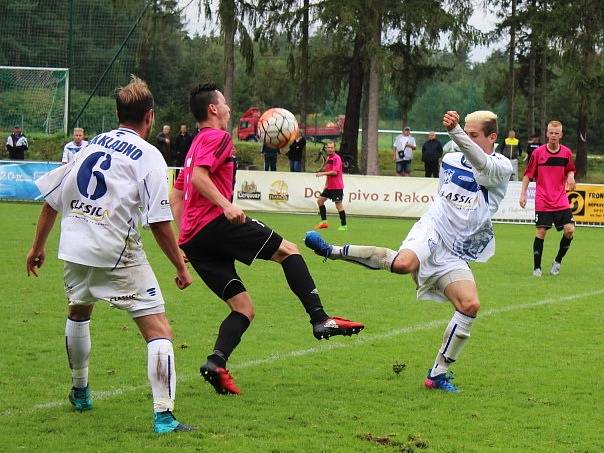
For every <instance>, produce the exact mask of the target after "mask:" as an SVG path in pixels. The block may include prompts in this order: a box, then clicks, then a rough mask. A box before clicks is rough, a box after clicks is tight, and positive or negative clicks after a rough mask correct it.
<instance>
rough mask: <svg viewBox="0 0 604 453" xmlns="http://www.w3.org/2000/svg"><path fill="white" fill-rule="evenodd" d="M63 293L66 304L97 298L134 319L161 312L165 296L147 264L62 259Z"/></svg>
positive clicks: (82, 302)
mask: <svg viewBox="0 0 604 453" xmlns="http://www.w3.org/2000/svg"><path fill="white" fill-rule="evenodd" d="M63 269H64V280H65V294H66V295H67V300H68V301H69V305H91V304H94V303H95V302H96V301H97V300H104V301H107V302H109V303H110V304H111V305H113V306H114V307H116V308H119V309H121V310H127V311H128V312H129V313H130V315H131V316H132V317H133V318H138V317H141V316H147V315H154V314H158V313H164V311H165V309H164V298H163V296H162V294H161V290H160V289H159V284H158V283H157V279H156V278H155V274H154V273H153V269H151V266H150V265H149V264H140V265H137V266H131V267H118V268H116V269H113V270H111V268H104V267H91V266H85V265H83V264H76V263H71V262H69V261H65V264H64V267H63Z"/></svg>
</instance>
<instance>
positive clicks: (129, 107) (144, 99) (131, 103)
mask: <svg viewBox="0 0 604 453" xmlns="http://www.w3.org/2000/svg"><path fill="white" fill-rule="evenodd" d="M115 104H116V107H117V118H118V120H119V122H120V123H134V124H139V123H141V122H142V121H143V118H144V117H145V114H146V113H147V112H148V111H149V110H151V109H153V95H152V94H151V91H150V90H149V87H148V86H147V83H146V82H145V81H144V80H141V79H139V78H138V77H136V76H134V75H133V76H132V80H131V81H130V83H129V84H128V85H126V86H125V87H119V88H118V89H117V90H116V91H115Z"/></svg>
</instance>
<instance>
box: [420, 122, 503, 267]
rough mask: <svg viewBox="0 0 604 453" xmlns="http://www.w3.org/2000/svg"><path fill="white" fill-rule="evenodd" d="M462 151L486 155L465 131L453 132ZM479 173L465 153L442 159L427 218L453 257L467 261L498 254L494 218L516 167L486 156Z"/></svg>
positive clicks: (498, 158)
mask: <svg viewBox="0 0 604 453" xmlns="http://www.w3.org/2000/svg"><path fill="white" fill-rule="evenodd" d="M450 135H451V138H453V140H455V143H456V144H457V145H458V146H459V147H460V149H462V150H468V149H469V148H473V149H472V150H471V152H474V153H476V152H480V153H484V151H482V149H480V147H479V146H478V145H477V144H475V143H474V142H473V141H472V140H471V139H470V138H469V137H468V136H467V135H466V134H465V133H464V132H463V130H462V129H461V128H459V127H457V128H455V129H453V130H452V131H451V132H450ZM484 156H485V157H486V165H485V167H484V168H483V169H482V170H481V171H478V170H476V169H475V168H473V167H472V165H471V164H470V162H469V161H468V159H467V158H466V157H465V156H464V154H463V153H462V152H453V153H448V154H445V155H444V157H443V159H442V166H441V171H440V178H439V184H438V194H437V197H436V199H435V201H434V203H433V204H432V205H431V206H430V209H429V210H428V212H427V213H426V214H425V217H426V218H429V219H431V220H432V222H433V223H434V225H435V228H436V231H437V233H438V235H439V236H440V237H441V239H442V240H443V242H444V244H445V246H446V247H447V248H448V249H449V250H450V251H451V253H453V255H455V256H457V257H459V258H461V259H463V260H466V261H487V260H488V259H489V258H490V257H491V256H493V254H494V253H495V238H494V233H493V225H492V223H491V217H492V215H493V214H495V212H497V209H499V204H500V203H501V200H502V199H503V197H504V196H505V193H506V190H507V186H508V182H509V179H510V174H511V173H512V167H511V165H510V161H509V159H506V158H505V157H503V156H502V155H500V154H495V153H492V154H484Z"/></svg>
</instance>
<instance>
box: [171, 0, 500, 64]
mask: <svg viewBox="0 0 604 453" xmlns="http://www.w3.org/2000/svg"><path fill="white" fill-rule="evenodd" d="M472 3H474V8H475V11H474V14H473V15H472V17H470V24H471V25H473V26H475V27H476V28H478V29H479V30H481V31H484V32H487V31H491V30H493V29H494V28H495V22H496V18H495V16H494V15H493V14H491V13H486V12H485V11H484V10H483V9H482V8H481V7H480V6H478V5H480V4H481V3H482V1H481V0H473V1H472ZM179 4H180V5H181V7H184V6H186V5H188V6H187V7H186V8H185V10H184V12H185V16H186V18H187V21H188V23H187V27H186V28H187V31H188V32H189V33H191V34H194V33H204V32H207V31H209V30H204V25H205V20H204V18H203V17H201V18H200V19H198V17H197V16H198V9H197V1H193V2H191V1H190V0H179ZM212 28H213V27H210V30H211V29H212ZM499 47H501V45H498V44H495V45H492V46H489V47H484V46H478V47H475V48H474V49H473V50H472V51H471V52H470V60H471V61H473V62H475V63H480V62H483V61H485V60H486V58H487V57H488V56H489V54H490V53H491V51H492V50H493V49H494V48H499Z"/></svg>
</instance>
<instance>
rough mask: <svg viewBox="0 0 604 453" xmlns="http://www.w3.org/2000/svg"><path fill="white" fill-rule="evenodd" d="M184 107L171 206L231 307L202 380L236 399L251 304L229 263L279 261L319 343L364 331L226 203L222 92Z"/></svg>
mask: <svg viewBox="0 0 604 453" xmlns="http://www.w3.org/2000/svg"><path fill="white" fill-rule="evenodd" d="M190 106H191V113H193V116H195V119H196V120H197V121H198V122H199V125H200V131H199V133H198V134H197V135H196V137H195V139H194V140H193V143H192V145H191V148H190V149H189V152H188V153H187V157H186V158H185V166H184V169H183V171H181V172H180V174H179V175H178V179H177V180H176V183H175V184H174V189H173V191H172V194H171V196H170V203H171V206H172V210H173V213H174V218H175V220H176V221H177V223H179V228H180V237H179V241H178V242H179V245H180V247H181V249H182V250H183V251H184V252H185V254H186V255H187V258H188V259H189V262H190V263H191V264H192V265H193V268H194V269H195V271H196V272H197V273H198V274H199V276H200V277H201V278H202V279H203V281H204V282H205V283H206V285H207V286H208V287H209V288H210V289H211V290H212V291H213V292H214V293H215V294H216V295H217V296H218V297H220V298H221V299H222V300H224V301H225V302H226V303H227V305H228V306H229V308H230V309H231V312H230V313H229V315H228V316H227V317H226V318H225V319H224V321H223V322H222V324H221V325H220V329H219V331H218V338H217V340H216V344H215V346H214V351H213V352H212V353H211V354H210V355H209V356H208V358H207V362H206V363H205V364H204V365H202V367H201V369H200V372H201V375H202V376H203V377H204V379H205V380H206V381H208V382H209V383H210V384H212V385H213V386H214V389H215V390H216V392H218V393H220V394H229V393H230V394H239V393H240V390H239V388H238V387H237V386H236V385H235V383H234V382H233V378H232V376H231V374H230V373H229V371H228V370H227V369H226V363H227V360H228V358H229V356H230V355H231V353H232V352H233V350H234V349H235V347H236V346H237V345H238V344H239V342H240V341H241V337H242V335H243V333H244V332H245V331H246V329H247V328H248V327H249V325H250V322H251V320H252V319H253V317H254V306H253V304H252V299H251V298H250V295H249V294H248V292H247V291H246V289H245V286H244V285H243V282H242V281H241V278H240V277H239V275H237V271H236V270H235V261H240V262H242V263H244V264H247V265H248V266H249V265H251V264H252V263H253V262H254V261H255V260H256V259H262V260H271V261H275V262H277V263H279V264H280V265H281V267H282V268H283V272H284V274H285V278H286V279H287V283H288V285H289V287H290V289H291V290H292V292H293V293H294V294H295V295H296V296H297V297H298V299H300V302H301V303H302V305H303V306H304V309H305V310H306V312H307V313H308V315H309V317H310V322H311V324H312V326H313V335H314V336H315V338H317V339H318V340H320V339H322V338H329V337H330V336H334V335H352V334H356V333H359V332H360V331H361V330H362V329H363V327H364V326H363V324H360V323H357V322H354V321H349V320H346V319H343V318H337V317H330V316H329V315H327V314H326V313H325V311H324V309H323V306H322V304H321V299H320V298H319V293H318V291H317V288H316V286H315V283H314V281H313V279H312V277H311V275H310V273H309V272H308V268H307V266H306V263H305V262H304V259H303V258H302V255H300V252H299V251H298V247H297V246H296V245H295V244H293V243H291V242H289V241H287V240H285V239H283V238H282V237H281V236H280V235H279V234H278V233H277V232H275V231H273V230H272V229H270V228H269V227H267V226H266V225H264V224H263V223H261V222H259V221H257V220H255V219H251V218H249V217H247V216H246V215H245V213H244V212H243V211H242V210H241V209H240V208H239V207H237V206H235V205H233V204H232V200H233V187H234V183H235V171H236V169H237V164H236V159H235V148H234V147H233V142H232V140H231V136H230V134H229V133H228V132H226V129H227V124H228V121H229V117H230V108H229V106H228V105H227V104H226V102H225V99H224V96H223V95H222V93H221V92H220V91H218V89H217V87H216V86H215V85H211V84H206V85H201V86H198V87H197V88H195V89H194V90H193V91H192V92H191V98H190Z"/></svg>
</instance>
